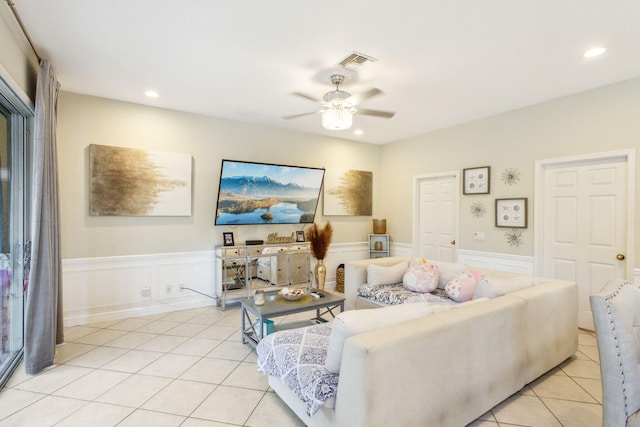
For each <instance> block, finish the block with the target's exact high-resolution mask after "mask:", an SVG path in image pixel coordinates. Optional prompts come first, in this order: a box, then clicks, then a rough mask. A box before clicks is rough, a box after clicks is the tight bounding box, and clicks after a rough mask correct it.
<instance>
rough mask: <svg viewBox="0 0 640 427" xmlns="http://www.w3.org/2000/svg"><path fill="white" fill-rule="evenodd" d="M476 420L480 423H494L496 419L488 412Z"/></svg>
mask: <svg viewBox="0 0 640 427" xmlns="http://www.w3.org/2000/svg"><path fill="white" fill-rule="evenodd" d="M478 420H480V421H495V420H496V417H494V416H493V414H492V413H491V411H488V412H485V413H484V414H482V415H480V416H479V417H478Z"/></svg>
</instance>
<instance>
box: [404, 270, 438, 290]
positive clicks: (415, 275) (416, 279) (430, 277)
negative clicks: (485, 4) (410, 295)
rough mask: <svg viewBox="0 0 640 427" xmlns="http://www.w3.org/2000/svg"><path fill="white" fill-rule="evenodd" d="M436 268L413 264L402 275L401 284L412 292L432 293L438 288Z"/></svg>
mask: <svg viewBox="0 0 640 427" xmlns="http://www.w3.org/2000/svg"><path fill="white" fill-rule="evenodd" d="M438 277H439V274H438V267H436V266H435V265H433V264H415V265H413V266H411V267H409V270H408V271H407V272H406V273H404V277H403V278H402V284H403V285H404V287H405V288H407V289H409V290H410V291H414V292H421V293H425V292H433V291H435V290H436V288H437V287H438Z"/></svg>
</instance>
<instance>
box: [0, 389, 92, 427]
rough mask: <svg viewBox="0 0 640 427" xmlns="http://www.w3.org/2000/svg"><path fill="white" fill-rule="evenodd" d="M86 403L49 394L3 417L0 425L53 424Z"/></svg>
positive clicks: (22, 426)
mask: <svg viewBox="0 0 640 427" xmlns="http://www.w3.org/2000/svg"><path fill="white" fill-rule="evenodd" d="M86 404H87V402H85V401H82V400H76V399H67V398H66V397H58V396H47V397H44V398H42V399H40V400H38V401H37V402H35V403H33V404H32V405H30V406H27V407H26V408H23V409H21V410H20V411H18V412H16V413H14V414H13V415H10V416H9V417H7V418H5V419H3V420H2V421H0V426H2V427H14V426H15V427H25V426H34V427H36V426H38V427H39V426H52V425H54V424H56V423H57V422H58V421H60V420H62V419H64V418H66V417H67V416H69V415H70V414H72V413H73V412H75V411H77V410H78V409H80V408H82V407H83V406H84V405H86Z"/></svg>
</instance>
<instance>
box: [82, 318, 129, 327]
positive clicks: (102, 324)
mask: <svg viewBox="0 0 640 427" xmlns="http://www.w3.org/2000/svg"><path fill="white" fill-rule="evenodd" d="M119 322H122V319H115V320H105V321H104V322H94V323H89V324H88V325H85V326H89V327H91V328H98V329H106V328H108V327H109V326H111V325H115V324H116V323H119Z"/></svg>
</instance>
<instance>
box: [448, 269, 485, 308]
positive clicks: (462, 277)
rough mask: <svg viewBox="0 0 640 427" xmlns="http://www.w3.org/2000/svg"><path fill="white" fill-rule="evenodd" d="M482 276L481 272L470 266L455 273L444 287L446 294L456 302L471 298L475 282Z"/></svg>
mask: <svg viewBox="0 0 640 427" xmlns="http://www.w3.org/2000/svg"><path fill="white" fill-rule="evenodd" d="M480 278H482V274H481V273H480V272H479V271H477V270H473V269H471V268H469V269H467V270H465V271H463V272H462V273H458V274H456V275H455V276H454V277H453V279H451V280H450V281H449V283H447V286H446V287H445V288H444V290H445V292H446V293H447V296H448V297H449V298H451V299H452V300H454V301H457V302H465V301H470V300H471V299H473V292H474V291H475V289H476V282H477V281H478V279H480Z"/></svg>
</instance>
